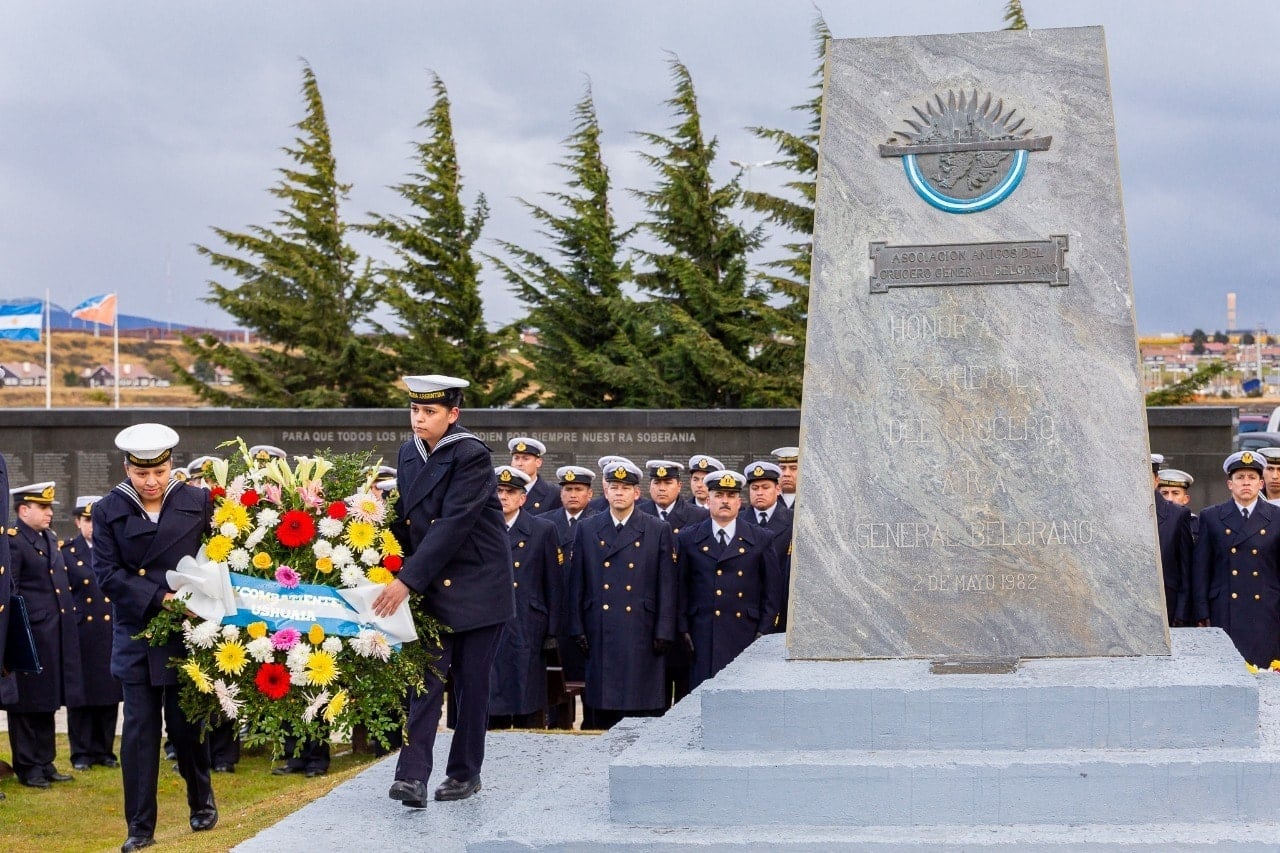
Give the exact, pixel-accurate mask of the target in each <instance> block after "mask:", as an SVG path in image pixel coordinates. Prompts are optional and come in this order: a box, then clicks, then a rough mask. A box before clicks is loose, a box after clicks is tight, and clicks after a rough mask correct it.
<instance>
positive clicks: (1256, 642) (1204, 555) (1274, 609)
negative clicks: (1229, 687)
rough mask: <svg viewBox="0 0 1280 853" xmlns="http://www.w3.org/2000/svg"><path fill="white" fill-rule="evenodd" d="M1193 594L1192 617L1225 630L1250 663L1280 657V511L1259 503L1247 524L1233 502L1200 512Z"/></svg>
mask: <svg viewBox="0 0 1280 853" xmlns="http://www.w3.org/2000/svg"><path fill="white" fill-rule="evenodd" d="M1191 593H1192V596H1191V601H1192V603H1191V618H1192V619H1193V620H1196V621H1199V620H1201V619H1205V618H1208V620H1209V624H1210V625H1212V626H1214V627H1216V628H1221V629H1222V630H1224V631H1226V632H1227V635H1228V636H1229V637H1231V641H1232V642H1234V643H1235V644H1236V649H1238V650H1239V652H1240V654H1241V655H1242V656H1243V657H1244V659H1245V660H1246V661H1248V662H1249V663H1252V664H1254V665H1255V666H1260V667H1266V666H1270V664H1271V661H1273V660H1276V659H1278V658H1280V507H1277V506H1274V505H1272V504H1269V503H1267V502H1266V501H1261V500H1260V501H1257V502H1256V503H1255V504H1254V509H1253V511H1252V512H1251V513H1250V515H1249V520H1248V521H1245V520H1244V519H1243V518H1242V517H1241V516H1240V510H1239V509H1238V508H1237V507H1236V504H1235V501H1231V500H1229V501H1226V502H1225V503H1220V504H1216V505H1214V506H1211V507H1209V508H1208V509H1206V510H1204V511H1203V512H1201V513H1200V540H1199V541H1198V542H1197V543H1196V548H1195V558H1194V559H1193V561H1192V564H1191Z"/></svg>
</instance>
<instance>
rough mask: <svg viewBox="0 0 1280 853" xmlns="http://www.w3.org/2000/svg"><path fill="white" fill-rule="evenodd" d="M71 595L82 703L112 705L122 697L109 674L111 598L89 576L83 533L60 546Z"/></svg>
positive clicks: (89, 554) (90, 555)
mask: <svg viewBox="0 0 1280 853" xmlns="http://www.w3.org/2000/svg"><path fill="white" fill-rule="evenodd" d="M62 560H63V562H64V563H66V564H67V577H68V578H69V579H70V581H71V594H72V595H73V596H75V600H76V630H77V632H78V633H79V635H80V672H81V675H82V676H83V678H84V683H83V686H82V689H81V693H82V696H81V698H82V699H83V700H84V704H85V705H114V704H115V703H117V702H120V701H122V700H123V699H124V694H123V692H122V691H121V689H120V680H119V679H118V678H116V677H115V676H114V675H112V674H111V599H110V598H108V597H107V596H106V595H104V594H103V592H102V589H101V588H100V587H99V586H98V579H97V578H96V577H94V575H93V552H92V550H91V549H90V548H89V543H87V542H85V539H84V537H83V536H77V537H76V538H75V539H72V540H71V541H70V542H68V543H67V544H65V545H63V546H62Z"/></svg>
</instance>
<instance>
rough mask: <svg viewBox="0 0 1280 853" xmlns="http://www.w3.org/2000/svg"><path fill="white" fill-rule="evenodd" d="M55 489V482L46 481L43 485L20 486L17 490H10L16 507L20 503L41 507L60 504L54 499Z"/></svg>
mask: <svg viewBox="0 0 1280 853" xmlns="http://www.w3.org/2000/svg"><path fill="white" fill-rule="evenodd" d="M54 488H55V486H54V482H53V480H46V481H45V482H43V483H32V484H31V485H29V486H19V487H18V488H16V489H10V490H9V494H10V495H12V496H13V503H14V505H15V506H16V505H17V504H20V503H33V504H40V505H41V506H57V505H58V502H57V501H55V500H54V499H53V493H54Z"/></svg>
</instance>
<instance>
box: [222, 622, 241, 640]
mask: <svg viewBox="0 0 1280 853" xmlns="http://www.w3.org/2000/svg"><path fill="white" fill-rule="evenodd" d="M222 639H224V640H238V639H240V629H239V628H237V627H236V626H235V625H223V626H222Z"/></svg>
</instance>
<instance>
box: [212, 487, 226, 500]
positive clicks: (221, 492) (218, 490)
mask: <svg viewBox="0 0 1280 853" xmlns="http://www.w3.org/2000/svg"><path fill="white" fill-rule="evenodd" d="M226 496H227V490H226V489H224V488H222V486H214V487H213V488H212V489H210V490H209V500H211V501H216V500H217V499H218V498H225V497H226Z"/></svg>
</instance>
